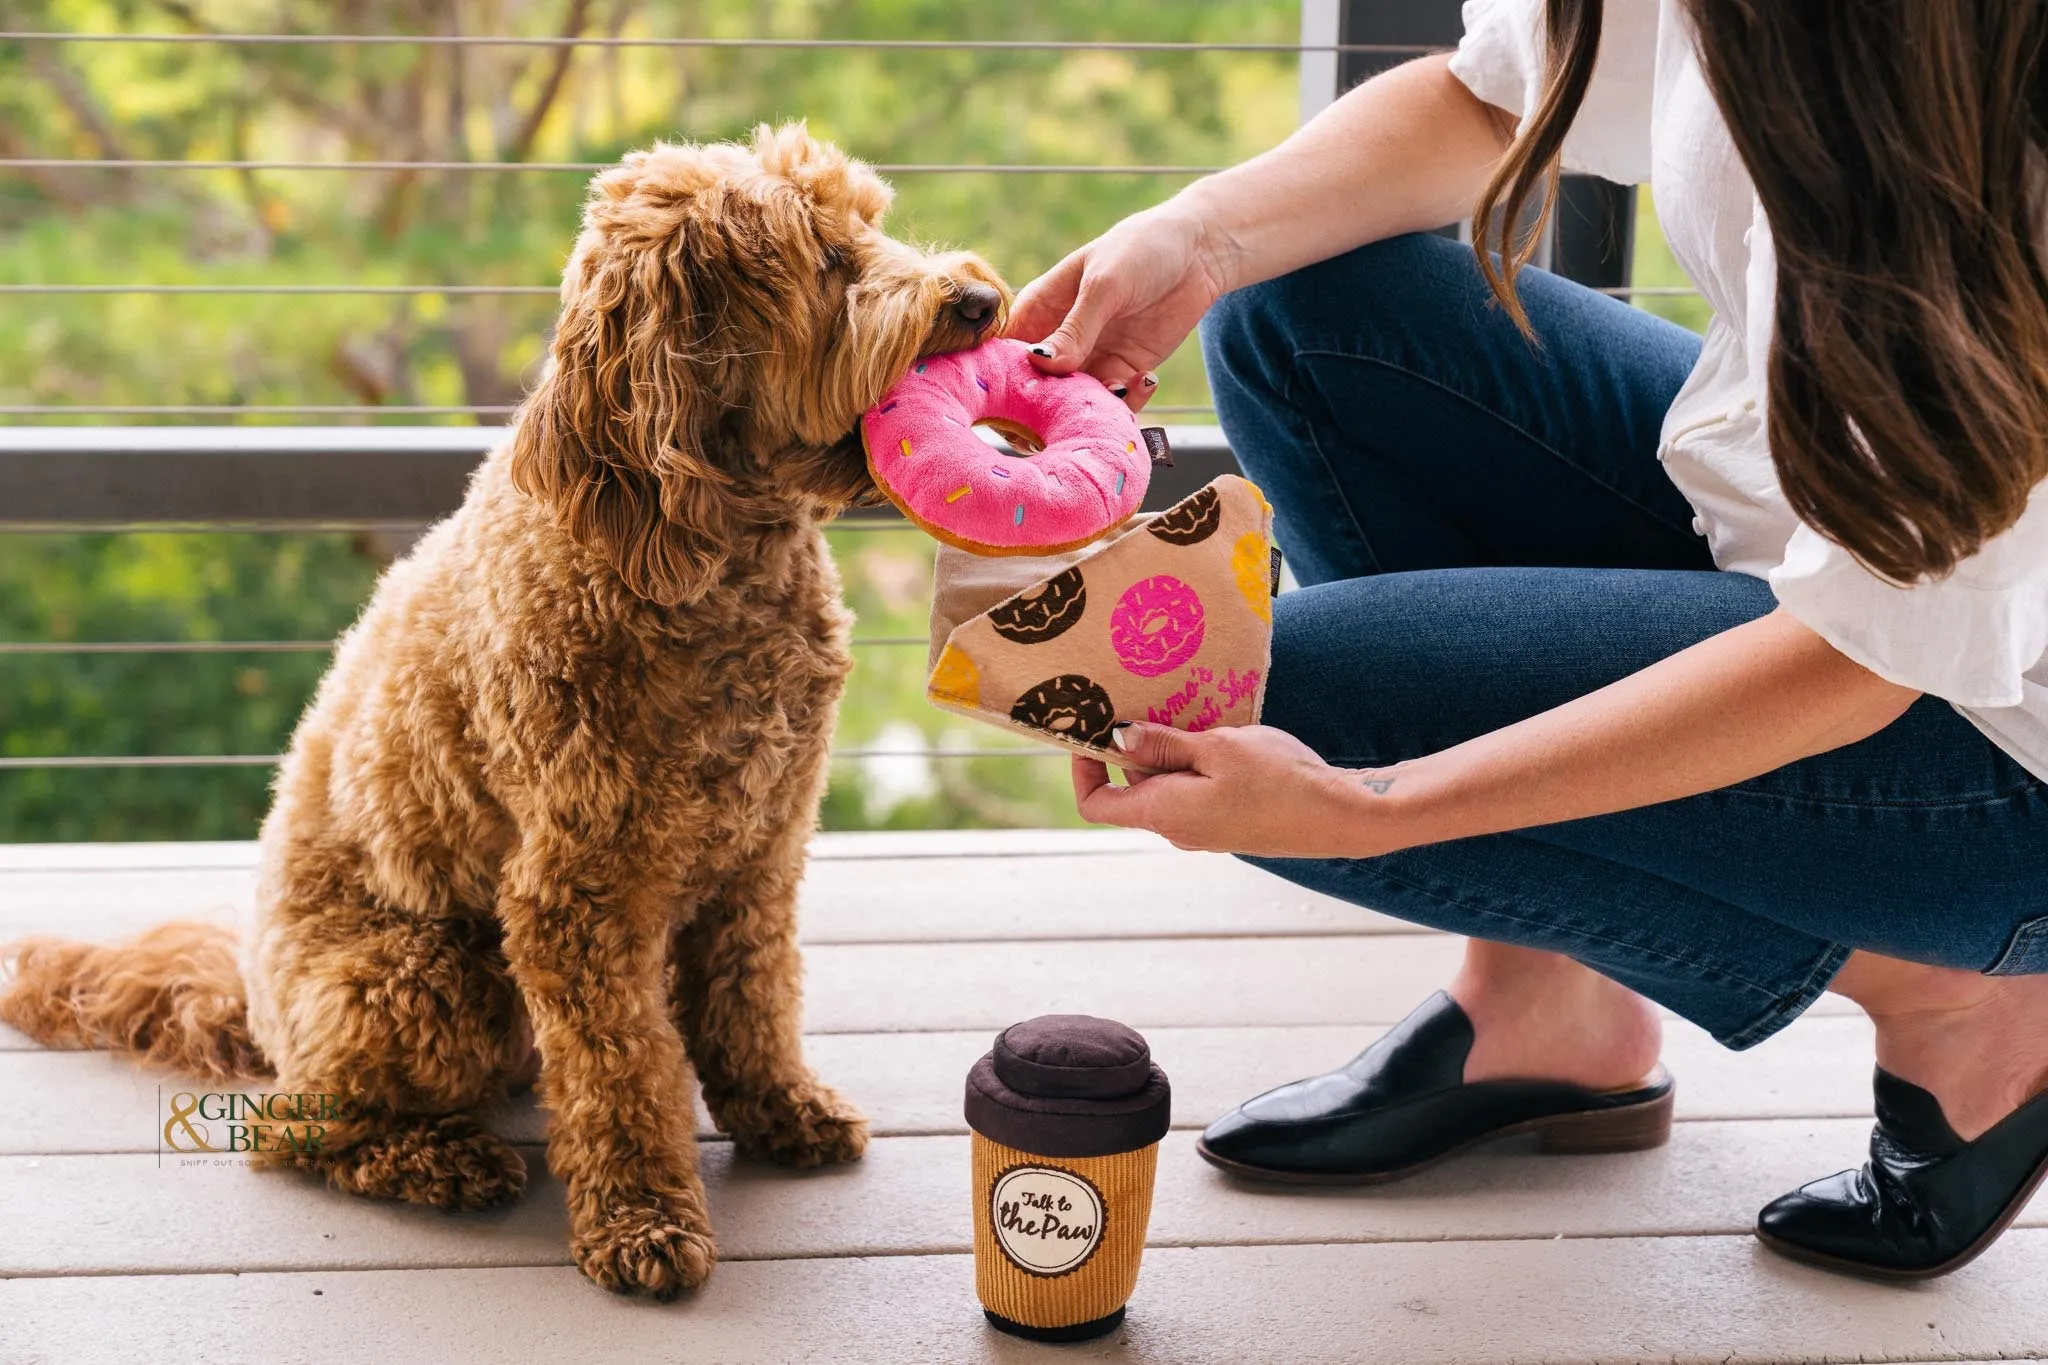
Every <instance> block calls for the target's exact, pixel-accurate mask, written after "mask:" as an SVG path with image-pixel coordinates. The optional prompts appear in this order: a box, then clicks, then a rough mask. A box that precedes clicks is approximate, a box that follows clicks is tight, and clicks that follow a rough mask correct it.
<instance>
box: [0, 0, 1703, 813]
mask: <svg viewBox="0 0 2048 1365" xmlns="http://www.w3.org/2000/svg"><path fill="white" fill-rule="evenodd" d="M1298 22H1299V21H1298V10H1297V7H1296V6H1295V5H1293V4H1290V3H1286V0H1203V2H1202V3H1199V4H1195V3H1189V4H1179V3H1176V4H1156V3H1140V2H1138V0H1031V3H1029V4H1024V5H968V4H961V3H956V2H954V0H438V2H436V0H325V2H322V3H312V2H311V0H208V2H207V3H203V4H202V3H178V2H176V0H41V2H40V3H28V4H21V3H14V4H8V3H6V2H5V0H0V28H5V29H13V30H44V31H63V32H73V33H80V34H90V33H110V32H133V33H204V32H207V31H209V30H212V31H227V32H307V33H317V32H355V33H467V34H482V33H488V34H520V35H557V34H564V33H582V34H592V35H600V36H605V35H609V36H628V37H652V36H710V37H727V38H747V37H775V38H904V37H912V38H972V39H1028V38H1038V39H1046V38H1056V39H1071V38H1086V39H1131V40H1146V41H1169V42H1176V41H1196V42H1199V41H1232V42H1278V43H1286V42H1291V41H1293V40H1294V39H1295V36H1296V34H1297V32H1298ZM1297 89H1298V87H1297V68H1296V65H1295V62H1294V60H1293V59H1291V58H1290V57H1288V56H1286V55H1284V54H1263V53H1242V52H1203V53H1172V54H1167V53H1117V52H1099V51H1090V52H1044V51H1039V52H1018V51H1008V52H990V51H958V50H946V51H915V50H911V51H906V50H900V49H898V50H878V49H868V50H846V49H800V48H785V49H744V48H713V49H702V48H698V49H648V48H639V49H632V48H627V49H590V48H584V49H576V50H573V52H570V53H566V54H562V53H558V51H557V50H552V49H545V48H538V49H536V48H495V47H493V48H466V49H453V48H421V47H413V46H379V47H359V46H355V47H352V46H311V45H304V46H255V47H228V46H222V45H216V44H177V45H171V44H89V43H63V44H56V43H37V42H27V43H23V42H17V43H0V156H4V157H63V158H124V159H128V158H140V159H159V158H161V159H190V160H230V159H232V160H241V159H270V160H304V161H326V160H407V161H418V160H429V161H515V162H518V161H603V160H609V159H612V158H614V157H616V156H617V155H618V154H619V153H620V152H622V151H624V150H626V149H628V148H630V147H633V146H637V145H642V144H645V143H646V142H649V141H651V140H653V139H655V138H663V137H666V138H690V139H705V138H717V137H728V136H736V135H740V134H743V133H744V132H745V131H746V130H747V129H748V128H749V127H750V126H751V125H753V124H755V123H757V122H760V121H763V120H770V121H774V120H780V119H783V118H791V117H805V118H808V119H809V121H810V124H811V127H812V129H813V130H814V131H815V132H817V133H819V134H821V135H824V136H826V137H829V138H832V139H833V140H835V141H837V142H839V143H840V144H841V145H843V146H845V147H847V148H848V149H850V150H852V151H853V152H855V153H857V154H859V155H861V156H864V157H866V158H868V159H870V160H872V161H876V162H932V163H983V164H985V163H1032V162H1057V163H1138V164H1171V165H1193V166H1208V165H1221V164H1227V163H1230V162H1233V161H1236V160H1239V159H1242V158H1243V157H1246V156H1249V155H1251V154H1253V153H1255V152H1258V151H1260V150H1263V149H1264V148H1266V147H1268V146H1270V145H1272V144H1273V143H1275V142H1277V141H1279V140H1280V139H1281V138H1283V137H1284V136H1285V135H1286V134H1287V132H1288V131H1289V129H1291V128H1292V127H1293V125H1294V122H1295V119H1296V109H1297V104H1296V102H1297ZM585 178H586V177H585V176H583V175H581V174H575V173H562V172H553V171H546V170H538V169H536V170H531V171H513V172H427V173H412V174H405V173H335V172H319V171H271V170H264V171H258V172H253V173H243V172H235V171H169V172H150V171H116V170H95V171H76V170H61V171H59V170H24V171H13V172H8V171H0V283H69V284H105V283H144V282H146V283H154V284H331V283H348V284H439V283H468V284H519V285H552V284H553V283H554V280H555V277H556V276H557V274H558V273H559V270H560V267H561V263H562V260H563V257H564V255H565V253H566V250H567V248H568V246H569V244H570V241H571V238H572V237H573V235H574V229H575V223H576V214H577V204H578V201H579V199H580V197H581V193H582V186H583V181H584V179H585ZM1188 178H1189V177H1187V176H1133V175H1031V176H994V175H988V174H942V175H899V176H896V177H895V183H896V185H897V190H898V199H897V208H896V211H895V214H894V216H893V217H892V220H891V227H892V229H893V230H894V231H896V232H897V233H898V234H899V235H904V236H908V237H911V238H914V239H917V240H921V241H931V242H937V243H944V244H952V245H962V246H969V247H972V248H974V249H976V250H978V251H980V252H982V253H983V254H984V255H986V256H987V257H988V258H989V259H990V260H992V261H993V262H994V263H995V264H996V265H997V266H998V268H1000V269H1001V270H1002V271H1003V272H1004V273H1005V274H1006V275H1007V276H1008V277H1009V278H1010V280H1011V281H1012V282H1013V283H1015V284H1022V283H1023V282H1025V281H1027V280H1029V279H1030V278H1031V277H1032V276H1033V275H1035V274H1036V273H1037V272H1038V271H1040V270H1042V269H1044V268H1045V267H1046V266H1048V265H1050V264H1051V263H1052V262H1054V261H1055V260H1057V259H1058V258H1059V256H1060V255H1062V254H1063V253H1064V252H1066V251H1068V250H1070V249H1072V248H1073V247H1074V246H1076V245H1078V244H1079V243H1081V242H1083V241H1085V240H1086V239H1087V238H1089V237H1090V236H1092V235H1093V234H1095V233H1096V232H1099V231H1100V230H1102V229H1103V228H1105V227H1107V226H1108V225H1109V224H1111V223H1112V222H1114V221H1115V220H1116V219H1117V218H1119V217H1121V216H1122V215H1124V214H1126V213H1129V212H1131V211H1133V210H1135V209H1138V208H1141V207H1143V206H1145V205H1147V204H1150V203H1153V202H1156V201H1157V200H1159V199H1161V198H1163V197H1165V196H1166V195H1168V194H1170V193H1171V192H1172V191H1173V190H1174V189H1175V188H1177V187H1178V186H1179V185H1181V184H1183V183H1185V182H1186V180H1187V179H1188ZM1645 228H1646V231H1645V232H1644V234H1643V235H1644V240H1645V243H1646V247H1645V250H1644V251H1643V253H1642V256H1643V265H1642V266H1641V267H1640V269H1641V270H1642V272H1643V274H1642V280H1643V282H1645V283H1660V282H1666V281H1665V279H1664V275H1665V274H1668V275H1669V276H1670V282H1680V281H1679V277H1677V276H1676V274H1675V271H1671V270H1670V268H1669V267H1668V259H1667V258H1665V257H1664V256H1663V255H1662V254H1661V251H1660V249H1659V248H1660V244H1659V243H1658V242H1657V241H1656V240H1655V238H1654V223H1652V222H1647V220H1646V224H1645ZM1660 272H1662V273H1660ZM1659 304H1660V305H1661V307H1662V309H1663V310H1664V311H1673V310H1677V311H1676V312H1675V313H1674V315H1678V316H1680V317H1681V320H1683V321H1687V322H1688V323H1691V324H1693V325H1697V324H1698V322H1699V319H1698V318H1696V317H1693V316H1691V314H1690V313H1688V312H1686V311H1685V310H1686V309H1688V308H1692V307H1696V304H1695V303H1694V301H1690V300H1681V301H1662V300H1660V301H1659ZM552 311H553V310H552V301H551V300H550V299H547V298H544V297H533V298H498V297H485V298H466V297H457V296H447V295H430V296H424V297H407V298H391V297H375V296H363V295H322V296H296V297H295V296H278V295H268V296H265V295H254V296H248V295H243V296H220V295H213V296H208V295H187V296H162V295H154V296H153V295H109V296H90V297H48V296H34V295H12V296H0V404H10V405H12V404H53V405H54V404H67V405H92V406H105V405H131V404H139V405H169V404H177V405H185V404H208V405H212V404H222V405H254V406H262V405H306V404H314V405H324V404H340V405H358V404H360V405H366V406H405V405H447V406H478V407H485V408H502V407H504V406H506V405H509V404H511V403H514V402H516V401H517V399H518V396H519V394H520V392H521V390H522V386H523V383H524V380H525V379H526V377H527V376H528V375H529V374H530V372H531V368H532V366H533V365H534V364H535V362H536V361H537V359H538V358H539V356H540V355H541V353H542V350H543V347H544V343H545V337H546V329H547V326H548V323H549V320H550V317H551V315H552ZM1161 386H1162V391H1161V393H1160V395H1159V397H1158V399H1157V400H1156V404H1155V408H1154V410H1155V411H1160V410H1162V409H1163V410H1167V411H1169V412H1172V410H1173V409H1182V411H1179V412H1177V413H1172V415H1171V416H1170V418H1169V420H1180V421H1206V420H1210V419H1209V418H1208V416H1207V414H1206V412H1203V411H1201V410H1200V409H1201V405H1204V404H1206V402H1207V392H1206V389H1205V386H1204V384H1203V381H1202V376H1201V372H1200V360H1199V356H1198V355H1197V354H1196V352H1195V348H1194V347H1192V346H1189V347H1185V348H1183V350H1182V352H1181V353H1180V354H1179V355H1177V356H1175V357H1174V358H1173V360H1172V361H1170V362H1169V363H1168V365H1167V366H1166V367H1165V368H1164V370H1163V371H1162V377H1161ZM0 420H31V419H25V418H6V419H0ZM32 420H38V421H50V420H57V421H73V422H99V421H132V420H200V421H219V420H222V419H220V418H217V417H209V418H198V419H179V418H175V417H171V418H158V417H142V418H138V417H123V416H105V415H97V414H83V413H82V414H77V415H73V416H68V417H61V416H60V417H56V418H51V417H46V416H38V417H36V418H34V419H32ZM234 420H237V421H240V422H258V421H287V422H307V421H381V422H393V423H411V422H419V421H464V422H467V421H476V420H484V421H495V420H499V419H498V416H497V415H496V414H492V413H486V414H483V415H482V416H481V417H479V416H470V415H457V416H447V417H431V418H423V417H418V416H410V415H397V414H392V415H384V416H377V415H370V416H360V417H335V416H325V415H323V416H313V417H308V416H265V415H262V414H256V413H250V414H244V415H240V416H238V417H237V418H236V419H234ZM4 519H5V511H4V509H0V520H4ZM833 541H834V545H835V549H836V551H837V553H838V554H839V557H840V561H841V565H842V568H843V570H844V571H845V574H846V578H847V583H848V592H849V596H850V598H851V601H852V604H853V606H854V608H855V610H856V611H857V612H858V614H859V617H860V621H861V625H860V634H861V636H862V637H864V638H884V639H890V638H898V639H900V638H910V637H918V636H921V635H922V634H923V630H924V612H925V607H926V593H927V589H928V583H929V569H930V555H931V547H930V545H929V542H927V541H925V540H924V538H923V537H921V536H918V535H916V534H915V533H905V532H903V531H900V530H882V531H876V530H865V531H863V530H847V531H842V532H835V533H834V535H833ZM393 548H394V546H393V545H392V544H391V543H389V542H387V541H382V540H379V539H378V538H375V537H360V536H358V537H351V536H341V535H303V534H302V535H276V534H218V533H212V534H176V533H149V534H124V535H41V534H21V535H12V536H0V640H6V641H32V642H50V641H56V642H63V641H109V640H116V641H118V640H190V641H216V640H220V641H233V640H244V641H246V640H310V641H318V640H324V639H327V638H330V637H331V636H333V635H334V634H335V633H337V632H338V631H339V630H341V629H342V628H343V627H345V626H346V625H347V623H348V622H349V621H350V620H351V619H352V618H353V617H354V615H355V613H356V611H357V610H358V609H359V607H360V605H361V603H362V602H363V600H364V598H365V596H366V595H367V593H368V591H369V589H370V586H371V584H372V583H373V582H374V580H375V577H376V574H377V573H378V571H379V570H380V568H381V567H382V564H383V562H384V560H385V558H386V557H387V556H388V554H389V553H390V552H391V551H392V550H393ZM922 661H923V651H922V649H921V648H918V647H915V646H906V645H893V644H874V645H869V646H864V647H863V648H862V650H861V652H860V666H859V669H858V670H857V672H856V675H855V679H854V683H853V686H852V690H851V692H850V694H849V696H848V698H847V702H846V706H845V709H844V713H843V716H842V721H841V731H840V742H841V745H842V746H843V747H847V748H859V749H876V748H880V749H896V750H901V749H909V748H915V747H920V746H925V745H935V746H941V747H977V748H987V747H997V746H1001V745H1002V744H1003V743H1004V740H1003V738H1002V737H1001V736H1000V735H998V734H997V733H996V732H994V731H988V730H982V729H979V728H975V727H967V726H964V725H963V724H961V723H959V722H956V721H953V720H950V719H949V718H947V717H945V716H943V715H941V714H940V713H938V712H936V711H934V710H932V709H931V708H929V707H927V706H926V705H925V704H924V702H923V700H922V673H921V665H922ZM324 665H325V655H324V654H323V653H320V652H317V651H304V652H291V653H279V652H272V653H209V654H152V655H132V654H130V655H107V654H62V653H58V654H49V653H38V654H26V655H24V654H5V653H0V754H5V755H9V756H16V757H24V756H42V755H51V754H264V753H271V752H275V751H276V750H278V749H279V748H280V747H282V745H283V744H284V743H285V741H286V739H287V737H288V735H289V733H290V730H291V726H292V723H293V721H294V719H295V718H296V715H297V712H298V710H299V708H300V707H301V706H302V705H303V704H304V701H305V698H306V697H307V695H308V694H309V693H310V690H311V688H312V686H313V684H314V683H315V682H316V681H317V679H318V677H319V674H320V672H321V670H322V668H323V667H324ZM1065 771H1066V770H1065V765H1064V764H1063V763H1061V762H1059V761H1058V760H1057V758H1054V759H1052V760H1050V761H1048V760H1046V759H1044V758H1039V757H1029V758H978V759H938V760H931V761H927V760H922V759H918V758H915V757H909V756H902V757H894V758H882V759H874V760H855V761H849V762H845V763H842V764H841V765H839V767H838V768H837V770H836V771H835V779H834V786H833V790H832V792H831V795H830V797H829V798H828V801H827V808H826V822H827V825H828V827H834V828H865V827H874V826H888V827H932V826H938V827H944V826H964V825H990V824H1061V823H1071V822H1072V820H1073V818H1074V817H1073V814H1072V803H1071V798H1070V797H1069V796H1068V795H1067V791H1066V775H1065ZM267 782H268V772H267V770H265V769H262V768H258V767H241V768H203V769H182V770H181V769H163V768H119V769H108V770H61V769H56V770H53V769H28V770H18V771H0V840H35V839H59V840H62V839H169V838H241V837H247V836H248V835H250V834H251V833H253V831H254V829H255V825H256V822H257V821H258V820H259V819H260V818H261V815H262V812H263V809H264V806H265V788H266V784H267Z"/></svg>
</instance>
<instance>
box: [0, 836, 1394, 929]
mask: <svg viewBox="0 0 2048 1365" xmlns="http://www.w3.org/2000/svg"><path fill="white" fill-rule="evenodd" d="M966 886H971V887H972V888H973V891H972V894H971V895H965V896H963V895H961V894H960V888H962V887H966ZM254 896H255V875H254V873H253V872H252V871H251V870H250V869H248V868H243V867H197V868H108V869H101V870H97V871H90V872H86V871H77V870H48V871H21V872H6V871H0V943H4V942H6V941H8V940H9V939H13V938H18V937H21V936H23V935H27V934H59V935H65V936H70V937H84V938H98V939H105V938H116V937H120V936H122V935H125V934H131V933H134V932H136V931H138V930H140V929H143V928H146V927H148V926H149V925H152V924H157V923H161V922H162V921H165V920H171V919H182V918H188V917H197V918H203V919H213V920H219V921H222V922H234V921H235V919H236V918H237V916H238V915H239V914H240V913H241V912H242V911H244V910H246V909H247V907H248V906H249V905H250V903H251V902H252V900H253V899H254ZM1413 932H1415V931H1414V929H1413V927H1412V926H1409V925H1405V924H1402V923H1401V922H1400V921H1399V920H1395V919H1392V918H1389V917H1388V916H1385V915H1379V914H1375V913H1374V912H1372V911H1370V910H1364V909H1360V908H1359V907H1357V906H1354V905H1347V904H1345V903H1344V902H1342V901H1339V900H1334V899H1332V898H1330V897H1327V896H1320V895H1317V894H1315V893H1314V892H1311V891H1304V890H1302V889H1301V888H1299V887H1296V886H1294V885H1292V884H1291V883H1289V882H1286V881H1284V880H1282V879H1281V878H1279V877H1275V876H1273V875H1272V874H1271V873H1268V872H1263V871H1261V870H1259V869H1258V868H1255V867H1251V866H1248V865H1247V864H1245V863H1242V862H1240V861H1238V860H1237V859H1235V858H1228V857H1224V856H1222V855H1219V854H1187V853H1173V852H1166V853H1160V852H1144V853H1103V854H1098V855H1094V856H1087V857H1082V856H1067V857H1044V858H1026V857H1015V858H995V857H990V858H857V859H855V858H848V859H838V860H833V861H824V862H814V863H813V864H811V867H810V869H809V875H808V876H807V877H806V879H805V882H804V888H803V920H802V935H803V938H804V940H805V941H806V942H808V943H890V942H900V941H927V942H965V941H975V940H1004V939H1088V938H1187V937H1193V936H1197V935H1216V936H1224V937H1240V936H1286V935H1303V934H1312V935H1328V934H1350V933H1413Z"/></svg>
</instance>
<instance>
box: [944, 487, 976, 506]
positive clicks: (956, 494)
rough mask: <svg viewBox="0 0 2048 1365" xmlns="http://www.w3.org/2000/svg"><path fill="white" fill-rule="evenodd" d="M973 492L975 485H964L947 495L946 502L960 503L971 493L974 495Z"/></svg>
mask: <svg viewBox="0 0 2048 1365" xmlns="http://www.w3.org/2000/svg"><path fill="white" fill-rule="evenodd" d="M973 491H974V485H973V484H968V483H963V484H961V485H960V486H959V487H958V488H956V489H954V490H953V491H952V492H950V493H948V494H946V501H947V502H958V501H960V499H962V498H964V497H966V496H967V495H968V494H969V493H972V492H973Z"/></svg>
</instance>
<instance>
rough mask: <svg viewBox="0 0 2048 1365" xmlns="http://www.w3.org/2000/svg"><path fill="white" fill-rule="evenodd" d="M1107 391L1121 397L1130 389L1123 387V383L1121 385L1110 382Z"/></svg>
mask: <svg viewBox="0 0 2048 1365" xmlns="http://www.w3.org/2000/svg"><path fill="white" fill-rule="evenodd" d="M1109 391H1110V392H1111V393H1113V394H1115V395H1116V396H1117V397H1119V398H1121V397H1123V396H1124V395H1125V394H1127V393H1129V392H1130V390H1129V389H1127V388H1125V387H1124V386H1123V385H1121V384H1111V385H1110V386H1109Z"/></svg>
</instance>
